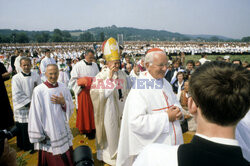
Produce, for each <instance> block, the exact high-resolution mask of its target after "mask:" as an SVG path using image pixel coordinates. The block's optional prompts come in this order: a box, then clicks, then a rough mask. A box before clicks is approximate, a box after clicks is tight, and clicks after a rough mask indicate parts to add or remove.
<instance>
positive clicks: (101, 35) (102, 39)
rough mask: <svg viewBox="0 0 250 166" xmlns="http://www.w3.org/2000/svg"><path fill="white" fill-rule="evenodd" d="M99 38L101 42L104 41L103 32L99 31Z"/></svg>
mask: <svg viewBox="0 0 250 166" xmlns="http://www.w3.org/2000/svg"><path fill="white" fill-rule="evenodd" d="M100 39H101V42H104V40H105V35H104V32H101V33H100Z"/></svg>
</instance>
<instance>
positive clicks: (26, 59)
mask: <svg viewBox="0 0 250 166" xmlns="http://www.w3.org/2000/svg"><path fill="white" fill-rule="evenodd" d="M22 61H29V62H30V64H31V59H30V58H28V57H26V56H24V57H22V58H21V59H20V65H21V64H22Z"/></svg>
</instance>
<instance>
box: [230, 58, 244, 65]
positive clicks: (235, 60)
mask: <svg viewBox="0 0 250 166" xmlns="http://www.w3.org/2000/svg"><path fill="white" fill-rule="evenodd" d="M237 61H239V62H240V65H242V63H241V60H239V59H234V60H232V63H234V62H237Z"/></svg>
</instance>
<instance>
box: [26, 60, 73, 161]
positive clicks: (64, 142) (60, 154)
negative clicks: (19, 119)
mask: <svg viewBox="0 0 250 166" xmlns="http://www.w3.org/2000/svg"><path fill="white" fill-rule="evenodd" d="M58 74H59V71H58V67H57V65H56V64H49V65H48V66H47V68H46V73H45V75H46V77H47V81H45V82H43V83H42V84H40V85H38V86H37V87H36V88H35V89H34V92H33V95H32V100H31V105H30V112H29V126H28V133H29V138H30V142H31V143H34V148H35V149H37V150H39V154H38V158H39V161H38V165H73V162H72V157H71V156H72V145H73V144H72V139H73V136H72V134H71V130H70V127H69V119H70V116H71V114H72V113H73V110H74V104H73V101H72V97H71V94H70V91H69V89H68V88H67V87H66V86H65V85H64V84H63V83H60V82H57V79H58Z"/></svg>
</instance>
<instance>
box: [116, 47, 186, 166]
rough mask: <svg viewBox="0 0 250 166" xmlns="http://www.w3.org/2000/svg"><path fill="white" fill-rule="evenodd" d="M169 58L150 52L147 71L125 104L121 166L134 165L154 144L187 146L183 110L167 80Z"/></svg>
mask: <svg viewBox="0 0 250 166" xmlns="http://www.w3.org/2000/svg"><path fill="white" fill-rule="evenodd" d="M167 64H168V58H167V56H166V54H165V52H163V51H162V50H161V49H159V48H153V49H151V50H149V51H148V52H147V54H146V57H145V66H146V68H147V70H146V71H145V72H143V73H141V74H140V76H139V78H138V79H136V83H133V87H132V88H131V91H130V93H129V95H128V98H127V101H126V103H125V107H124V112H123V118H122V124H121V133H120V140H119V146H118V156H117V163H116V164H117V166H124V165H132V163H133V161H134V159H135V158H136V156H137V155H138V154H139V153H140V152H141V151H142V149H143V148H144V147H145V146H147V145H148V144H151V143H162V144H167V145H179V144H182V143H183V137H182V130H181V126H180V122H179V119H180V118H181V117H183V116H182V111H181V109H182V107H181V105H180V103H179V101H178V100H177V98H176V95H175V94H174V93H173V90H172V87H171V85H170V84H169V83H168V81H167V80H166V79H165V78H164V76H165V72H166V70H167Z"/></svg>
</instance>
